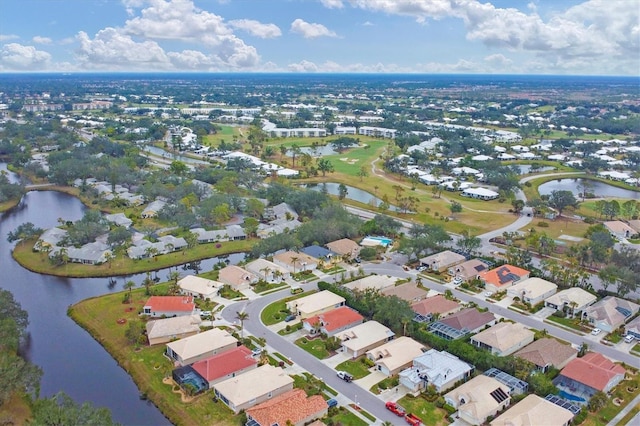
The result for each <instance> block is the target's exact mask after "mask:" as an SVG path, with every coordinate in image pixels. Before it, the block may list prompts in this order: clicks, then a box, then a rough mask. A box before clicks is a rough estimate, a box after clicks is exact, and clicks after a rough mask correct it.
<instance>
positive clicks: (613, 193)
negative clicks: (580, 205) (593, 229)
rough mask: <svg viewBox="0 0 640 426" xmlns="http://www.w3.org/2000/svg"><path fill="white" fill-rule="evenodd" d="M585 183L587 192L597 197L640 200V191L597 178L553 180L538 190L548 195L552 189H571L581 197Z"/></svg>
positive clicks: (541, 193)
mask: <svg viewBox="0 0 640 426" xmlns="http://www.w3.org/2000/svg"><path fill="white" fill-rule="evenodd" d="M585 185H586V192H587V193H592V194H594V195H595V197H596V198H603V197H613V198H629V199H633V200H640V192H636V191H631V190H629V189H624V188H618V187H617V186H613V185H609V184H606V183H604V182H600V181H597V180H590V179H580V178H573V179H558V180H552V181H550V182H546V183H543V184H542V185H540V186H539V187H538V192H539V193H540V195H548V194H551V192H552V191H571V192H573V194H574V195H575V196H576V197H580V196H581V193H582V192H583V191H585Z"/></svg>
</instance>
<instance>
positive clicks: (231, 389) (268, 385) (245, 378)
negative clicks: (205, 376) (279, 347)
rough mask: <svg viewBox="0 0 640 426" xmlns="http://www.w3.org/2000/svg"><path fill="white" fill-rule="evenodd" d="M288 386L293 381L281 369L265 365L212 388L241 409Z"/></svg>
mask: <svg viewBox="0 0 640 426" xmlns="http://www.w3.org/2000/svg"><path fill="white" fill-rule="evenodd" d="M288 384H291V386H293V379H292V378H291V377H290V376H289V375H288V374H287V373H285V372H284V370H283V369H282V368H280V367H274V366H272V365H269V364H265V365H263V366H262V367H258V368H255V369H253V370H249V371H247V372H245V373H242V374H240V375H238V376H236V377H232V378H230V379H227V380H224V381H222V382H220V383H216V384H215V385H213V387H214V388H215V389H216V390H217V391H218V393H220V394H221V395H224V397H225V398H227V400H229V402H230V403H231V404H233V405H234V406H235V407H241V406H243V405H244V404H247V403H249V402H251V401H252V400H254V399H257V398H259V397H261V396H263V395H266V394H268V393H269V392H271V391H274V390H277V389H280V388H282V387H284V386H287V385H288Z"/></svg>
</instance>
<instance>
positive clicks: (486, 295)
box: [484, 291, 493, 297]
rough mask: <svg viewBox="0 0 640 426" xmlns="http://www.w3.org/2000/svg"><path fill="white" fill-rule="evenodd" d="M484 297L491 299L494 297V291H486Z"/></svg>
mask: <svg viewBox="0 0 640 426" xmlns="http://www.w3.org/2000/svg"><path fill="white" fill-rule="evenodd" d="M484 295H485V297H491V296H493V292H492V291H485V293H484Z"/></svg>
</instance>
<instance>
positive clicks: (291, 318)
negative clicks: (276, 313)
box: [284, 314, 296, 322]
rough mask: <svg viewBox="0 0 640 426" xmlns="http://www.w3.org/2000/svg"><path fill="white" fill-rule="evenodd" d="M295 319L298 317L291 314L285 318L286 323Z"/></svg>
mask: <svg viewBox="0 0 640 426" xmlns="http://www.w3.org/2000/svg"><path fill="white" fill-rule="evenodd" d="M294 319H296V316H295V315H294V314H290V315H287V316H286V317H284V320H285V322H289V321H293V320H294Z"/></svg>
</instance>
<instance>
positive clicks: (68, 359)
mask: <svg viewBox="0 0 640 426" xmlns="http://www.w3.org/2000/svg"><path fill="white" fill-rule="evenodd" d="M85 210H86V208H85V207H84V206H83V205H82V203H81V202H80V201H79V200H78V199H77V198H75V197H72V196H70V195H67V194H64V193H59V192H53V191H40V192H37V191H32V192H28V193H27V194H26V195H25V196H24V198H23V199H22V201H21V203H20V204H19V205H18V206H17V207H16V208H14V209H12V210H11V211H9V212H5V213H3V214H1V216H0V271H2V277H1V278H0V287H2V288H3V289H6V290H9V291H11V292H12V293H13V295H14V296H15V298H16V300H17V301H18V302H19V303H20V304H21V305H22V308H23V309H25V310H26V311H27V312H29V327H28V331H29V335H30V338H29V339H28V341H27V344H26V345H25V347H24V350H23V353H24V355H25V357H26V358H28V359H29V360H30V361H31V362H33V363H34V364H37V365H39V366H40V367H41V368H42V369H43V371H44V375H43V377H42V381H41V395H42V396H51V395H53V394H55V393H57V392H59V391H64V392H66V393H67V394H69V395H70V396H71V397H72V398H73V399H74V400H75V401H77V402H79V403H82V402H85V401H90V402H91V403H93V404H94V405H95V406H98V407H107V408H108V409H109V410H110V411H111V413H112V416H113V419H114V420H115V421H117V422H119V423H122V424H125V425H166V424H170V423H169V421H168V420H167V419H166V418H165V417H164V416H163V415H162V413H161V412H160V411H159V410H158V409H157V408H156V407H155V406H154V405H153V404H151V402H149V401H143V400H141V399H140V398H139V391H138V388H137V386H136V385H135V383H134V382H133V380H132V379H131V377H129V375H128V374H127V373H126V372H125V371H124V370H123V369H122V368H120V366H119V365H118V364H117V363H116V361H115V360H114V359H113V358H112V357H111V356H110V355H109V354H108V353H107V351H106V350H104V348H103V347H102V346H100V344H98V343H97V342H96V341H95V340H94V339H93V338H92V337H91V336H90V335H89V333H87V332H86V331H85V330H83V329H82V328H80V327H79V326H78V325H77V324H76V323H75V322H74V321H72V320H71V319H70V318H69V317H68V316H67V308H68V307H69V306H70V305H72V304H75V303H77V302H79V301H81V300H83V299H86V298H89V297H93V296H99V295H102V294H106V293H111V292H115V291H121V290H122V286H123V284H124V283H125V282H126V281H128V280H132V281H134V282H135V283H136V284H137V285H140V284H141V282H142V280H143V279H144V278H145V277H146V274H137V275H133V276H128V277H118V278H117V279H116V280H115V285H110V284H109V279H108V278H62V277H54V276H49V275H40V274H36V273H33V272H30V271H28V270H26V269H24V268H23V267H21V266H20V265H19V264H18V263H17V262H15V261H14V260H13V258H12V257H11V248H12V247H13V244H9V243H7V234H8V233H9V232H11V231H12V230H14V229H15V228H16V227H17V226H18V225H20V224H22V223H25V222H32V223H34V224H35V225H36V226H38V227H40V228H50V227H53V226H56V225H57V224H58V218H59V217H62V218H64V219H66V220H78V219H80V218H81V217H82V216H83V214H84V212H85ZM243 258H244V254H236V255H230V256H228V260H229V263H234V264H235V263H238V262H239V261H241V260H242V259H243ZM220 260H222V259H207V260H205V261H202V262H201V268H202V271H209V270H211V269H212V268H213V265H214V264H215V263H217V262H218V261H220ZM173 270H178V271H179V272H180V273H181V274H182V275H187V274H190V273H193V272H192V271H190V270H185V269H183V268H182V267H178V268H176V267H174V268H173ZM168 273H169V269H165V270H162V271H158V273H157V276H158V277H159V278H160V279H161V280H162V281H166V279H167V276H168ZM154 275H155V274H154Z"/></svg>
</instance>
